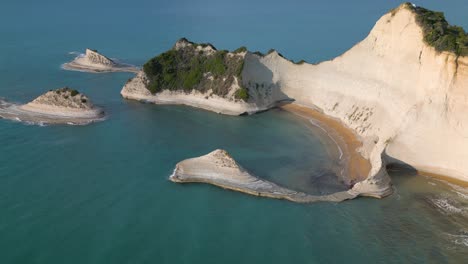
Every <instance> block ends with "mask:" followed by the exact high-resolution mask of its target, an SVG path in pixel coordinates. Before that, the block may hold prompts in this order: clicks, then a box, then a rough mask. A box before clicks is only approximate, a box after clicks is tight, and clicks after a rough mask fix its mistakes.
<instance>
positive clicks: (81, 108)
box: [0, 87, 105, 125]
mask: <svg viewBox="0 0 468 264" xmlns="http://www.w3.org/2000/svg"><path fill="white" fill-rule="evenodd" d="M0 117H2V118H6V119H11V120H16V121H23V122H28V123H33V124H73V125H83V124H89V123H92V122H95V121H100V120H103V119H104V117H105V114H104V111H103V110H102V109H101V108H99V107H96V106H94V105H93V104H92V103H91V101H90V100H89V98H88V97H87V96H86V95H84V94H81V93H80V92H78V91H77V90H74V89H70V88H68V87H65V88H60V89H56V90H50V91H48V92H47V93H45V94H43V95H41V96H39V97H37V98H36V99H34V100H33V101H31V102H29V103H27V104H23V105H19V104H13V103H9V102H6V101H1V102H0Z"/></svg>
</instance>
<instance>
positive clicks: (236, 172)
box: [169, 149, 357, 203]
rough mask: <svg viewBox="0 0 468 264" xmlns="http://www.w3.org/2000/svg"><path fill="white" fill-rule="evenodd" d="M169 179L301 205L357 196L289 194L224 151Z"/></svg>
mask: <svg viewBox="0 0 468 264" xmlns="http://www.w3.org/2000/svg"><path fill="white" fill-rule="evenodd" d="M169 179H170V180H171V181H173V182H178V183H187V182H200V183H209V184H212V185H216V186H219V187H222V188H225V189H230V190H234V191H239V192H243V193H248V194H251V195H255V196H263V197H270V198H277V199H286V200H290V201H293V202H300V203H307V202H317V201H333V202H340V201H343V200H347V199H352V198H354V197H356V196H357V193H355V192H338V193H334V194H331V195H322V196H314V195H309V194H305V193H301V192H297V191H293V190H289V189H287V188H284V187H281V186H278V185H277V184H274V183H272V182H269V181H266V180H262V179H260V178H258V177H255V176H253V175H251V174H250V173H249V172H248V171H246V170H245V169H244V168H242V167H241V166H239V164H237V162H236V161H235V160H234V159H233V158H232V157H231V156H230V155H229V154H228V153H227V152H226V151H225V150H221V149H217V150H215V151H213V152H211V153H209V154H207V155H204V156H201V157H197V158H192V159H187V160H184V161H181V162H179V163H178V164H177V165H176V168H175V170H174V173H173V174H172V175H171V176H170V178H169Z"/></svg>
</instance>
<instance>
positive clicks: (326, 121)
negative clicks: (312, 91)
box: [279, 103, 371, 185]
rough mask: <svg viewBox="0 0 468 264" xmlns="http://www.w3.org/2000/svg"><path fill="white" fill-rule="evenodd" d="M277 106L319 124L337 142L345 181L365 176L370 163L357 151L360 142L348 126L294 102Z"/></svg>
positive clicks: (360, 179)
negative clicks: (340, 152)
mask: <svg viewBox="0 0 468 264" xmlns="http://www.w3.org/2000/svg"><path fill="white" fill-rule="evenodd" d="M279 108H280V109H282V110H284V111H287V112H290V113H292V114H294V115H296V116H299V117H301V118H303V119H306V120H307V121H309V122H310V123H311V124H312V125H313V126H319V127H320V128H322V129H323V130H324V131H325V132H326V133H327V134H328V136H329V137H330V138H331V139H332V140H333V141H334V142H335V143H336V144H337V146H338V148H339V149H340V150H341V151H342V152H343V153H342V158H341V161H342V162H341V163H342V164H341V165H343V166H344V172H343V174H342V175H341V177H342V178H343V179H344V180H345V181H347V182H346V183H347V184H349V185H353V184H355V183H357V182H359V181H363V180H365V179H366V178H367V176H368V175H369V172H370V170H371V164H370V162H369V160H368V159H366V158H364V157H363V156H362V155H361V154H360V153H359V151H358V149H359V148H360V147H362V142H361V140H360V139H359V138H358V136H357V135H356V134H355V133H354V132H353V131H352V130H351V129H350V128H348V127H346V126H345V125H344V124H342V123H341V122H340V121H339V120H336V119H334V118H331V117H329V116H327V115H325V114H323V113H321V112H319V111H318V110H316V109H313V108H309V107H305V106H301V105H298V104H294V103H292V104H286V105H283V106H281V107H279ZM343 163H344V164H343Z"/></svg>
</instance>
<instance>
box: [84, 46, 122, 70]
mask: <svg viewBox="0 0 468 264" xmlns="http://www.w3.org/2000/svg"><path fill="white" fill-rule="evenodd" d="M85 58H86V59H87V60H88V61H89V63H93V64H98V65H103V66H108V67H113V66H116V65H117V64H116V63H115V62H114V61H113V60H111V59H109V58H107V57H106V56H104V55H102V54H100V53H98V52H97V51H96V50H91V49H86V53H85Z"/></svg>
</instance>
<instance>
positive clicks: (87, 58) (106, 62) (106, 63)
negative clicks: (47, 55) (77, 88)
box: [62, 49, 139, 73]
mask: <svg viewBox="0 0 468 264" xmlns="http://www.w3.org/2000/svg"><path fill="white" fill-rule="evenodd" d="M62 68H63V69H65V70H72V71H84V72H94V73H101V72H138V71H139V68H137V67H135V66H133V65H129V64H125V63H120V62H117V61H114V60H112V59H109V58H108V57H106V56H104V55H102V54H100V53H99V52H98V51H97V50H91V49H86V51H85V54H80V55H79V56H77V57H76V58H75V59H74V60H73V61H71V62H68V63H65V64H63V65H62Z"/></svg>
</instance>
